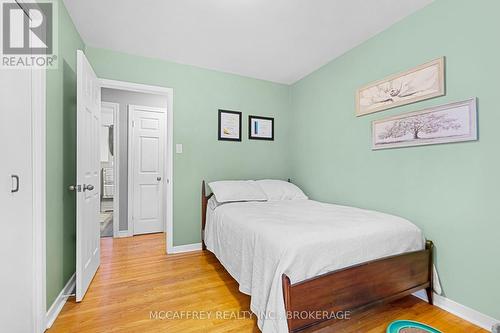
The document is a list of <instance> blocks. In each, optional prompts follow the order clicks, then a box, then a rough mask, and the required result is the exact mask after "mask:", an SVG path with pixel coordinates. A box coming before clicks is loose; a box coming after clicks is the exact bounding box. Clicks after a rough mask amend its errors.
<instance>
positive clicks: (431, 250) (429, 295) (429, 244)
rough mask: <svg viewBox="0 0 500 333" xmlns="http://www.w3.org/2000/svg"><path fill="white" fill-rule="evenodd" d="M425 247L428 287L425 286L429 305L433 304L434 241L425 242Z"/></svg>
mask: <svg viewBox="0 0 500 333" xmlns="http://www.w3.org/2000/svg"><path fill="white" fill-rule="evenodd" d="M425 249H426V250H429V257H430V258H429V287H427V288H425V292H426V293H427V299H428V300H429V304H430V305H434V243H433V242H432V241H431V240H427V241H426V242H425Z"/></svg>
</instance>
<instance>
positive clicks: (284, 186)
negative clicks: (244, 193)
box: [257, 179, 308, 201]
mask: <svg viewBox="0 0 500 333" xmlns="http://www.w3.org/2000/svg"><path fill="white" fill-rule="evenodd" d="M257 184H259V186H260V187H261V188H262V190H263V191H264V193H265V194H266V196H267V200H269V201H281V200H307V199H308V198H307V196H306V195H305V194H304V192H302V190H301V189H300V188H298V187H297V186H295V185H294V184H292V183H289V182H285V181H283V180H275V179H263V180H257Z"/></svg>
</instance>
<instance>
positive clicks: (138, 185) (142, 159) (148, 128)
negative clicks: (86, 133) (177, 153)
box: [100, 86, 171, 237]
mask: <svg viewBox="0 0 500 333" xmlns="http://www.w3.org/2000/svg"><path fill="white" fill-rule="evenodd" d="M168 105H169V100H168V96H166V95H162V94H158V93H154V92H142V91H130V90H126V89H123V88H122V89H117V88H108V87H106V86H102V88H101V138H100V141H101V204H100V216H101V230H102V231H101V237H107V236H110V234H112V236H113V237H130V236H134V235H140V234H146V233H156V232H164V231H165V230H166V216H167V214H168V211H169V209H168V207H167V206H168V201H169V200H168V199H169V198H168V194H167V192H168V187H169V184H170V177H169V172H170V170H171V169H170V168H169V167H168V159H169V158H168V136H169V132H168V122H167V120H168V118H169V117H168Z"/></svg>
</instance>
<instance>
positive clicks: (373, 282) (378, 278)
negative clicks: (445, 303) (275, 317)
mask: <svg viewBox="0 0 500 333" xmlns="http://www.w3.org/2000/svg"><path fill="white" fill-rule="evenodd" d="M211 196H212V194H210V195H206V192H205V181H203V182H202V191H201V210H202V211H201V241H202V248H203V250H206V246H205V241H204V237H205V235H204V233H205V223H206V212H207V205H208V200H209V199H210V197H211ZM432 250H433V243H432V241H427V243H426V247H425V250H422V251H416V252H409V253H403V254H400V255H396V256H392V257H387V258H382V259H378V260H373V261H369V262H365V263H362V264H359V265H356V266H351V267H348V268H345V269H341V270H338V271H334V272H330V273H327V274H323V275H320V276H317V277H314V278H311V279H308V280H305V281H301V282H298V283H295V284H291V283H290V279H289V277H288V276H286V275H285V274H283V276H282V283H283V297H284V301H285V310H286V311H287V317H288V319H287V321H288V329H289V331H290V332H298V331H301V330H303V329H305V328H308V327H310V326H313V325H316V324H319V323H320V322H323V321H325V320H330V319H331V317H332V314H335V316H336V317H338V314H339V313H342V314H344V315H347V314H352V313H355V312H358V311H362V310H364V309H367V308H369V307H372V306H375V305H378V304H382V303H387V302H391V301H394V300H396V299H399V298H402V297H404V296H407V295H410V294H412V293H414V292H416V291H418V290H421V289H426V291H427V297H428V298H429V303H430V304H432V284H433V283H432Z"/></svg>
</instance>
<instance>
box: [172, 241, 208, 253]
mask: <svg viewBox="0 0 500 333" xmlns="http://www.w3.org/2000/svg"><path fill="white" fill-rule="evenodd" d="M191 251H201V243H195V244H186V245H178V246H172V247H171V248H170V249H168V253H169V254H174V253H183V252H191Z"/></svg>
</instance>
